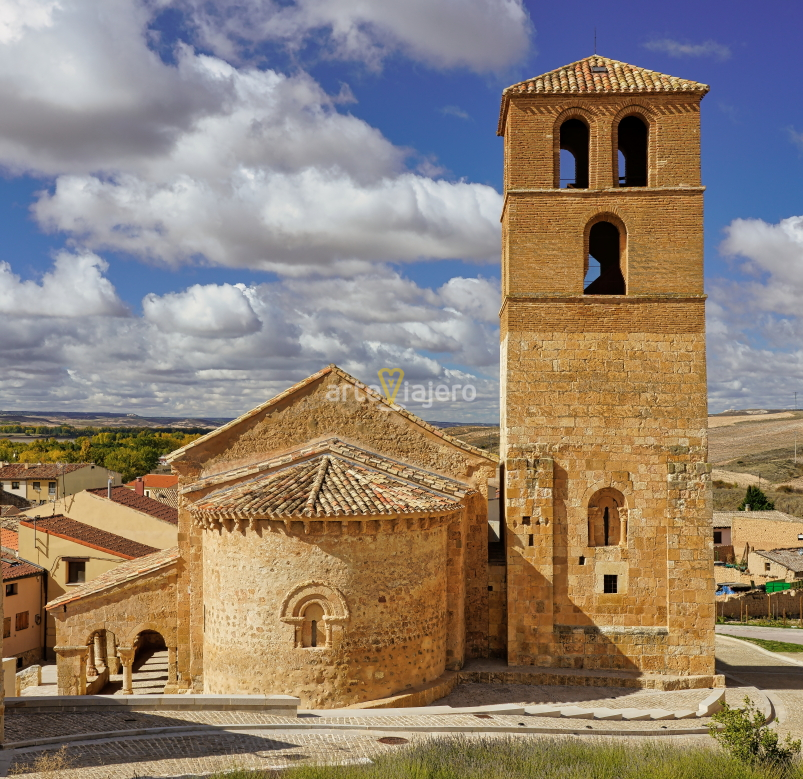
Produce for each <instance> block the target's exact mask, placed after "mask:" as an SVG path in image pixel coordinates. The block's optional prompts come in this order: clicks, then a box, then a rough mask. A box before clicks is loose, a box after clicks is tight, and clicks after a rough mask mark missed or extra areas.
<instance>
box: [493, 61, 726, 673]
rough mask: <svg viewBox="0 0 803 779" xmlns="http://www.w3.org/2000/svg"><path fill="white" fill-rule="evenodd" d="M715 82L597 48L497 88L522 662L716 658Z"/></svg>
mask: <svg viewBox="0 0 803 779" xmlns="http://www.w3.org/2000/svg"><path fill="white" fill-rule="evenodd" d="M707 91H708V87H707V86H706V85H705V84H699V83H696V82H694V81H687V80H685V79H680V78H675V77H673V76H667V75H664V74H662V73H657V72H655V71H650V70H644V69H642V68H637V67H634V66H632V65H628V64H625V63H623V62H618V61H616V60H611V59H607V58H605V57H599V56H593V57H588V58H586V59H584V60H580V61H579V62H575V63H573V64H571V65H567V66H566V67H563V68H559V69H558V70H554V71H551V72H550V73H545V74H544V75H542V76H538V77H537V78H533V79H530V80H528V81H523V82H521V83H519V84H515V85H513V86H511V87H508V88H507V89H506V90H505V91H504V93H503V98H502V109H501V115H500V120H499V134H500V135H502V136H503V137H504V150H505V162H504V190H505V200H504V210H503V215H502V235H503V238H502V310H501V315H500V316H501V341H502V382H501V393H502V398H501V401H502V418H501V426H502V431H501V434H502V442H501V455H502V462H503V464H504V474H503V475H504V484H505V492H504V495H505V523H506V525H505V527H506V539H507V540H506V556H507V593H508V597H507V604H508V605H507V653H508V662H509V663H510V664H511V665H536V666H542V667H552V668H575V669H586V670H589V671H597V670H609V671H610V670H620V671H636V672H641V673H663V674H670V675H674V676H697V677H708V678H709V679H710V677H711V675H712V674H713V673H714V587H713V555H712V543H713V540H712V529H711V523H712V514H711V512H712V506H711V491H710V468H709V466H708V464H707V454H708V444H707V395H706V362H705V295H704V293H703V191H704V188H703V186H702V185H701V181H700V101H701V100H702V98H703V97H704V96H705V94H706V92H707ZM704 683H705V680H704V679H703V680H701V681H700V684H704Z"/></svg>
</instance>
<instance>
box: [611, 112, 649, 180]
mask: <svg viewBox="0 0 803 779" xmlns="http://www.w3.org/2000/svg"><path fill="white" fill-rule="evenodd" d="M648 136H649V131H648V130H647V125H646V124H644V122H643V121H642V120H641V119H640V118H639V117H638V116H626V117H625V118H624V119H622V121H621V122H619V131H618V146H619V155H618V156H619V186H620V187H646V186H647V146H648Z"/></svg>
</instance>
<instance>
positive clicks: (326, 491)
mask: <svg viewBox="0 0 803 779" xmlns="http://www.w3.org/2000/svg"><path fill="white" fill-rule="evenodd" d="M338 443H339V442H338ZM341 446H342V444H341ZM344 448H345V447H344ZM358 451H359V450H358ZM372 465H374V466H378V467H371V466H368V465H366V464H365V463H363V462H358V461H356V460H355V459H352V458H350V457H347V456H344V454H342V453H339V452H337V451H336V450H335V449H334V447H332V448H329V447H327V449H326V450H325V451H319V452H316V453H315V454H313V455H312V456H311V457H306V458H304V459H303V460H301V461H300V462H296V463H294V464H290V465H286V466H285V467H281V468H279V469H278V470H272V471H270V472H269V473H266V474H261V475H259V476H257V477H256V478H253V479H249V480H248V481H246V482H240V483H239V484H235V485H233V486H231V487H224V488H223V489H219V490H215V491H214V492H212V493H210V494H209V495H207V496H206V497H204V498H201V499H200V500H198V501H197V502H195V503H194V504H193V505H191V506H190V511H191V512H192V513H193V514H207V515H209V514H211V515H213V516H216V517H237V518H246V517H247V518H252V517H253V518H266V519H267V518H274V517H276V518H279V517H327V516H328V517H338V516H372V515H383V514H384V515H389V514H392V515H397V514H422V513H423V514H428V513H441V512H448V511H454V510H456V509H458V508H460V497H462V495H459V496H456V495H455V494H454V493H453V494H451V495H449V494H444V493H443V492H440V491H438V490H435V489H432V488H431V487H428V486H424V485H423V484H422V483H421V481H425V480H426V481H429V479H428V478H426V477H431V479H432V480H434V481H447V480H444V479H443V477H438V476H437V475H436V474H428V473H427V472H420V474H419V472H418V469H414V468H404V467H401V468H400V466H399V463H397V462H395V461H388V467H387V468H383V467H382V461H381V458H378V457H376V456H374V460H373V462H372ZM390 471H392V472H390ZM419 475H420V476H421V477H422V478H417V477H419ZM468 491H469V490H465V492H468ZM455 492H456V491H455ZM465 492H463V494H465Z"/></svg>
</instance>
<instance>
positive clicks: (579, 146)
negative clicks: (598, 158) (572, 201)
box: [559, 119, 588, 189]
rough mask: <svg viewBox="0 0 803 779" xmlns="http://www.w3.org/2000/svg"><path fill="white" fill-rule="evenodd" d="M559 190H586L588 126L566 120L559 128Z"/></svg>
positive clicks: (576, 120)
mask: <svg viewBox="0 0 803 779" xmlns="http://www.w3.org/2000/svg"><path fill="white" fill-rule="evenodd" d="M559 187H560V188H561V189H588V125H586V124H585V122H582V121H581V120H580V119H567V120H566V121H565V122H564V123H563V124H562V125H561V126H560V183H559Z"/></svg>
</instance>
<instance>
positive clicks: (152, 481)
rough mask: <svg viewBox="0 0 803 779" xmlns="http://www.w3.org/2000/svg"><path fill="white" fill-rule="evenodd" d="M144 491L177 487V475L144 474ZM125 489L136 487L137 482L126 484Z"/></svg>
mask: <svg viewBox="0 0 803 779" xmlns="http://www.w3.org/2000/svg"><path fill="white" fill-rule="evenodd" d="M142 483H143V484H144V485H145V489H148V490H151V489H169V488H170V487H177V486H178V475H176V474H174V473H146V474H145V475H144V476H143V477H142ZM125 486H126V487H136V486H137V480H136V479H134V481H130V482H128V483H127V484H126V485H125Z"/></svg>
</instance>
